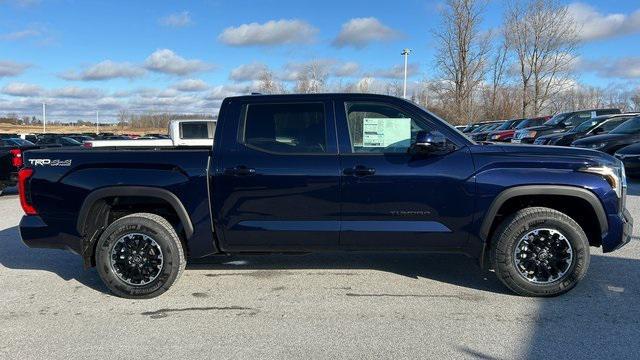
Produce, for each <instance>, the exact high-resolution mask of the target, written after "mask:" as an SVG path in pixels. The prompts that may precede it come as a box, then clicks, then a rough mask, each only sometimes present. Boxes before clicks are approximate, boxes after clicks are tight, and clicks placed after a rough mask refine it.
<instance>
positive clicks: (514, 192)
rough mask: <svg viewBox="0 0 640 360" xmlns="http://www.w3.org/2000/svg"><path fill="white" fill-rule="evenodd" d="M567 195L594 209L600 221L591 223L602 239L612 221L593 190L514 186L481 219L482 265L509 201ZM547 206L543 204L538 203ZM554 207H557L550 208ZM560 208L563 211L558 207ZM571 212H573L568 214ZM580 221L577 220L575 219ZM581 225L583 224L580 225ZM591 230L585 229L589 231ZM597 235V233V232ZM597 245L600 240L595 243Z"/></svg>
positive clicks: (560, 186) (573, 187)
mask: <svg viewBox="0 0 640 360" xmlns="http://www.w3.org/2000/svg"><path fill="white" fill-rule="evenodd" d="M536 197H538V198H550V197H557V198H564V199H567V200H571V199H572V200H576V201H579V202H581V203H583V204H584V205H585V206H588V208H589V209H590V210H591V211H592V212H593V214H592V216H595V218H596V219H597V224H592V225H591V226H590V227H591V228H592V229H596V228H595V226H597V230H598V231H597V236H598V238H599V239H598V240H599V241H601V240H602V238H603V236H604V235H605V234H606V233H607V232H608V231H609V224H608V220H607V214H606V212H605V210H604V207H603V205H602V203H601V202H600V199H598V197H597V196H596V195H595V194H594V193H593V192H591V191H589V190H587V189H584V188H580V187H577V186H570V185H569V186H567V185H523V186H515V187H512V188H508V189H505V190H503V191H502V192H500V193H499V194H498V196H496V197H495V199H494V200H493V202H492V203H491V205H490V206H489V209H488V210H487V212H486V213H485V215H484V219H483V220H482V224H481V225H480V231H479V236H480V240H481V241H482V243H483V245H482V253H481V258H480V264H481V266H482V267H485V265H486V264H485V260H486V254H487V251H488V250H489V246H490V241H491V237H492V233H493V231H495V229H496V227H497V226H498V225H499V223H500V219H499V212H500V210H501V209H502V208H503V206H505V205H508V203H509V202H510V201H513V200H518V199H522V198H533V199H535V198H536ZM538 206H544V205H538ZM551 208H555V207H551ZM559 211H561V210H559ZM568 215H571V214H568ZM576 221H578V220H576ZM581 226H582V224H581ZM588 230H589V229H585V231H587V232H588V233H589V231H588ZM594 235H595V234H594ZM595 244H596V246H597V244H598V242H595Z"/></svg>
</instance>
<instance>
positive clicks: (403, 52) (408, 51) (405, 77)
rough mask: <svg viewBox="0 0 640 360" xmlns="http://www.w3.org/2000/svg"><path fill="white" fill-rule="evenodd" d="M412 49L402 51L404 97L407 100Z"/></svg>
mask: <svg viewBox="0 0 640 360" xmlns="http://www.w3.org/2000/svg"><path fill="white" fill-rule="evenodd" d="M412 51H413V50H411V49H402V54H400V55H402V56H404V87H403V90H402V97H403V98H405V99H406V98H407V63H408V62H409V55H411V52H412Z"/></svg>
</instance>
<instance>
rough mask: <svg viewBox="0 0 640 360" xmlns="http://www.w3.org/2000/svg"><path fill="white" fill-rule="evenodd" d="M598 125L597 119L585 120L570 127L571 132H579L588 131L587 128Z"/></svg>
mask: <svg viewBox="0 0 640 360" xmlns="http://www.w3.org/2000/svg"><path fill="white" fill-rule="evenodd" d="M596 125H598V120H587V121H585V122H583V123H582V124H580V125H578V126H576V127H574V128H573V129H571V131H569V132H571V133H579V132H586V131H589V129H591V128H592V127H594V126H596Z"/></svg>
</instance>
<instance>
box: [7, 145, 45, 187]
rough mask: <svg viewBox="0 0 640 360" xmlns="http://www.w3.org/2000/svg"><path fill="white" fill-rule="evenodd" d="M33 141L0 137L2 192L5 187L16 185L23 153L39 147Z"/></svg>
mask: <svg viewBox="0 0 640 360" xmlns="http://www.w3.org/2000/svg"><path fill="white" fill-rule="evenodd" d="M37 148H38V146H36V145H34V144H33V143H32V142H30V141H27V140H24V139H20V138H0V194H2V192H3V191H4V189H5V188H7V187H9V186H14V185H16V183H17V181H18V171H19V170H20V168H22V165H23V162H22V153H23V152H24V151H26V150H31V149H37Z"/></svg>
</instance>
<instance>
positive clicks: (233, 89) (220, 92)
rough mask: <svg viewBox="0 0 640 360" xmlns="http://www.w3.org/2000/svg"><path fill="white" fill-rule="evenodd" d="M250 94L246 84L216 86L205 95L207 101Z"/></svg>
mask: <svg viewBox="0 0 640 360" xmlns="http://www.w3.org/2000/svg"><path fill="white" fill-rule="evenodd" d="M249 92H250V88H249V86H247V85H246V84H227V85H219V86H215V87H214V88H213V89H211V91H209V92H208V93H207V94H206V95H205V97H204V98H205V99H206V100H223V99H224V98H227V97H229V96H238V95H246V94H248V93H249Z"/></svg>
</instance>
